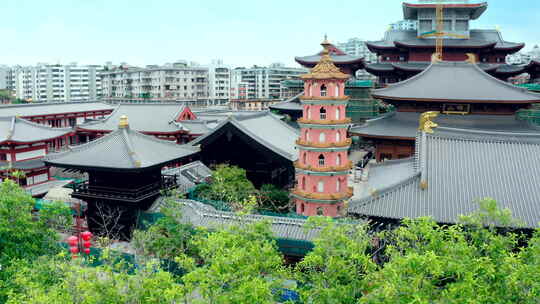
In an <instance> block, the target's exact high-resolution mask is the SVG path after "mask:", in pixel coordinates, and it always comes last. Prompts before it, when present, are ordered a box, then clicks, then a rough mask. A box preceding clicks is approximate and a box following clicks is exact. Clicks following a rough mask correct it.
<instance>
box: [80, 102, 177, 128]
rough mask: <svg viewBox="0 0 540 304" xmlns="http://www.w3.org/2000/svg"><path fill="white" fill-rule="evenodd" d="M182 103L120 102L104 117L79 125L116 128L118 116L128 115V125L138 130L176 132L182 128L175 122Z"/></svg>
mask: <svg viewBox="0 0 540 304" xmlns="http://www.w3.org/2000/svg"><path fill="white" fill-rule="evenodd" d="M184 108H185V105H184V104H178V103H161V104H158V103H153V104H120V105H119V106H118V107H117V108H116V109H115V110H114V111H113V112H112V113H111V115H109V116H108V117H107V118H106V119H104V120H100V121H95V122H91V123H87V124H84V125H81V126H80V128H82V129H87V130H106V131H113V130H116V128H117V126H118V122H119V121H120V117H121V116H123V115H126V116H127V117H129V123H130V127H131V128H132V129H133V130H137V131H139V132H177V131H181V130H183V128H182V124H181V123H176V122H175V120H176V118H177V117H178V115H179V114H180V113H181V112H182V111H183V110H184Z"/></svg>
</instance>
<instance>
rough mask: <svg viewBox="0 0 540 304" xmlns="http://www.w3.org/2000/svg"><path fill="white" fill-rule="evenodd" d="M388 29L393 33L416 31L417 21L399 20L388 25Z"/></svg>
mask: <svg viewBox="0 0 540 304" xmlns="http://www.w3.org/2000/svg"><path fill="white" fill-rule="evenodd" d="M390 29H391V30H395V31H416V30H418V20H410V19H405V20H400V21H397V22H394V23H391V24H390Z"/></svg>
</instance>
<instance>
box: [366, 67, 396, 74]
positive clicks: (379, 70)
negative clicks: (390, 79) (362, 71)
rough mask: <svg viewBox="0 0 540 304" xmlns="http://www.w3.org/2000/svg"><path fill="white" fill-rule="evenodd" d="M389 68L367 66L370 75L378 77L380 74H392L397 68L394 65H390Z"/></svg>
mask: <svg viewBox="0 0 540 304" xmlns="http://www.w3.org/2000/svg"><path fill="white" fill-rule="evenodd" d="M388 66H389V68H387V67H378V66H374V65H368V66H366V71H367V72H368V73H371V74H375V75H378V74H381V73H392V72H394V71H395V68H394V66H393V65H391V64H389V65H388Z"/></svg>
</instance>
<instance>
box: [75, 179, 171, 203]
mask: <svg viewBox="0 0 540 304" xmlns="http://www.w3.org/2000/svg"><path fill="white" fill-rule="evenodd" d="M176 186H177V184H176V176H175V175H162V176H161V181H159V182H154V183H151V184H148V185H146V186H143V187H139V188H135V189H123V188H113V187H103V186H93V185H90V184H89V183H88V182H85V183H80V184H77V185H76V186H75V189H74V191H73V197H75V198H81V199H85V198H99V199H109V200H116V201H124V202H130V203H138V202H140V201H142V200H144V199H147V198H150V197H152V196H157V195H159V193H160V192H161V191H162V190H169V189H172V188H174V187H176Z"/></svg>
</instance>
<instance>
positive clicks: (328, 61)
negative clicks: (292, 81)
mask: <svg viewBox="0 0 540 304" xmlns="http://www.w3.org/2000/svg"><path fill="white" fill-rule="evenodd" d="M321 45H322V46H323V47H324V50H323V51H322V55H321V59H320V60H319V62H318V63H317V64H316V65H315V66H314V67H313V68H312V69H311V70H310V71H309V73H307V74H303V75H300V78H301V79H349V77H350V76H349V74H345V73H343V72H341V70H340V69H339V68H338V67H337V66H336V65H335V64H334V62H333V61H332V58H331V57H330V50H331V46H332V45H331V44H330V43H329V42H328V41H327V40H326V39H325V40H324V41H323V42H322V43H321Z"/></svg>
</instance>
